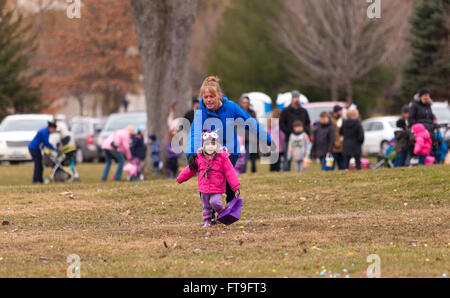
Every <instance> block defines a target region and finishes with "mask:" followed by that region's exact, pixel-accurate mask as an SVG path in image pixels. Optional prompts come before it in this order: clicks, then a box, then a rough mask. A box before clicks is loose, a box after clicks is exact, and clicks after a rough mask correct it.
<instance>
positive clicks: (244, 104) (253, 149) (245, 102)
mask: <svg viewBox="0 0 450 298" xmlns="http://www.w3.org/2000/svg"><path fill="white" fill-rule="evenodd" d="M240 102H241V108H242V109H243V110H244V111H246V112H247V113H248V114H249V115H250V116H251V117H252V118H253V119H256V112H255V111H254V110H253V109H252V108H250V97H248V95H246V94H244V95H242V96H241V99H240ZM269 134H270V133H269ZM244 139H245V140H244V144H245V152H246V153H245V164H244V169H243V170H242V174H245V173H246V172H247V163H248V161H249V160H250V162H251V164H252V173H256V160H257V159H258V152H257V151H258V147H257V145H256V144H251V146H250V133H249V131H248V130H246V131H245V138H244Z"/></svg>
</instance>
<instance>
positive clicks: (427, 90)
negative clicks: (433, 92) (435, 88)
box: [419, 88, 430, 97]
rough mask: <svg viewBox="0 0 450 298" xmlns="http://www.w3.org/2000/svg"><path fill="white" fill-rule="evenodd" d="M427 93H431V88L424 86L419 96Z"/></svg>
mask: <svg viewBox="0 0 450 298" xmlns="http://www.w3.org/2000/svg"><path fill="white" fill-rule="evenodd" d="M425 94H430V89H428V88H422V89H420V90H419V97H422V96H423V95H425Z"/></svg>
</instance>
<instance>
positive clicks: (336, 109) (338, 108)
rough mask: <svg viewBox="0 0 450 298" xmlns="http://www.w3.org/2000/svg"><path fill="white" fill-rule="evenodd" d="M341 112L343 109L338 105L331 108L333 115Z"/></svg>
mask: <svg viewBox="0 0 450 298" xmlns="http://www.w3.org/2000/svg"><path fill="white" fill-rule="evenodd" d="M342 110H343V108H342V107H341V106H340V105H335V106H334V108H333V113H337V112H340V111H342Z"/></svg>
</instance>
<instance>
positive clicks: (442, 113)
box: [431, 102, 450, 147]
mask: <svg viewBox="0 0 450 298" xmlns="http://www.w3.org/2000/svg"><path fill="white" fill-rule="evenodd" d="M431 109H432V110H433V114H434V115H435V116H436V120H437V122H438V124H440V125H441V127H442V128H441V133H442V135H443V136H444V139H445V142H446V143H447V145H448V146H449V147H450V129H449V125H450V106H449V105H448V102H434V103H433V105H432V106H431ZM445 126H446V127H445Z"/></svg>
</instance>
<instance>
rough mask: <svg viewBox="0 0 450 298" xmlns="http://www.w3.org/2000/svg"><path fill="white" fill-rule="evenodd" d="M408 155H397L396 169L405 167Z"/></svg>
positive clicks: (403, 153) (402, 153) (395, 160)
mask: <svg viewBox="0 0 450 298" xmlns="http://www.w3.org/2000/svg"><path fill="white" fill-rule="evenodd" d="M407 155H408V153H407V152H400V153H397V156H396V157H395V159H394V168H399V167H404V166H405V163H406V157H407Z"/></svg>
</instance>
